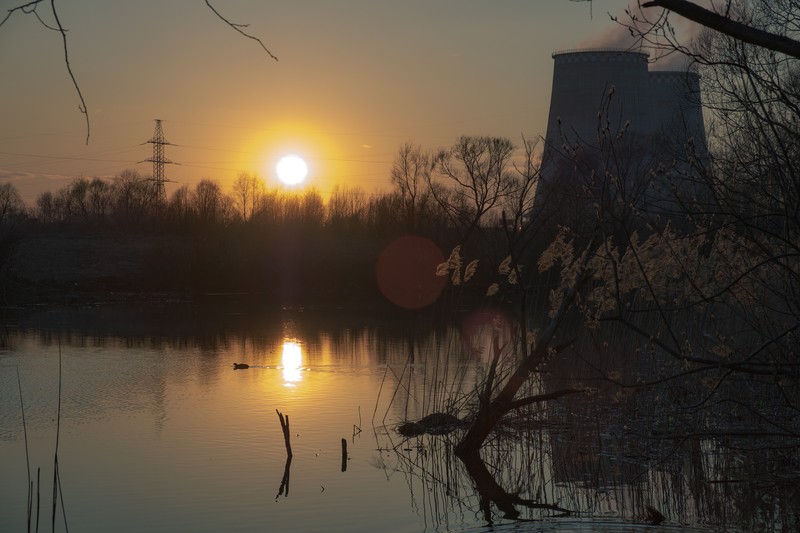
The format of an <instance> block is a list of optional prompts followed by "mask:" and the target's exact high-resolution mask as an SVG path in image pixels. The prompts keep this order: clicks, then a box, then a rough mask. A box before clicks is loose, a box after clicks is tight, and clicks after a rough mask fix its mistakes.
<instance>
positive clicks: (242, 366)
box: [233, 363, 250, 370]
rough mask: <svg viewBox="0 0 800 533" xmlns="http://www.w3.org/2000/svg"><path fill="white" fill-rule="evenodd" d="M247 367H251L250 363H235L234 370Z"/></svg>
mask: <svg viewBox="0 0 800 533" xmlns="http://www.w3.org/2000/svg"><path fill="white" fill-rule="evenodd" d="M245 368H250V365H248V364H247V363H233V369H234V370H242V369H245Z"/></svg>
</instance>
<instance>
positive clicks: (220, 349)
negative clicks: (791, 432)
mask: <svg viewBox="0 0 800 533" xmlns="http://www.w3.org/2000/svg"><path fill="white" fill-rule="evenodd" d="M225 316H228V315H225ZM236 316H241V315H236ZM326 318H327V319H328V320H330V318H328V317H327V315H326ZM341 318H342V322H343V323H344V324H346V325H339V326H337V327H333V326H330V325H329V324H328V323H322V322H320V321H318V320H317V319H316V317H314V318H313V319H312V318H311V317H309V313H304V314H302V315H300V314H294V315H289V316H282V317H261V318H260V319H259V320H253V323H254V324H255V325H253V327H252V329H247V328H246V327H245V326H244V325H242V324H241V323H238V322H237V323H235V324H232V325H231V324H224V323H223V325H224V327H221V328H220V329H218V330H217V329H212V328H210V327H209V328H205V327H199V326H198V327H197V330H198V331H202V332H203V336H202V337H200V336H194V337H193V336H192V335H191V334H186V336H185V337H184V336H176V337H166V336H156V335H154V334H153V333H148V331H147V329H146V328H143V329H142V332H141V333H139V334H138V336H133V335H117V336H113V335H103V334H101V333H96V334H94V335H88V334H86V333H81V332H80V330H77V329H75V330H68V331H67V332H66V333H65V332H64V331H63V330H56V331H49V330H45V329H41V328H36V327H30V328H29V329H22V328H20V329H15V330H13V331H11V332H10V333H9V334H8V340H9V342H8V346H9V347H10V348H9V349H8V350H7V351H4V352H0V464H3V465H8V466H9V468H8V470H9V471H8V472H4V476H3V478H2V479H0V501H2V502H3V505H0V530H2V531H21V530H24V521H25V513H24V510H25V505H26V494H27V493H26V490H25V487H26V478H27V473H26V471H25V464H26V458H25V445H24V442H23V440H24V437H23V433H22V420H21V416H20V408H19V403H20V400H19V392H18V385H17V380H16V368H17V366H19V369H20V374H21V376H22V380H21V387H22V392H23V396H24V400H25V414H26V422H25V423H26V424H27V428H28V431H29V437H30V442H31V465H32V466H34V467H35V466H40V465H47V464H52V444H51V443H52V442H53V440H54V439H53V438H52V437H53V432H52V428H53V423H52V419H53V413H54V412H55V405H56V400H57V397H58V396H57V395H58V387H57V385H58V383H59V380H58V374H57V368H58V365H57V361H58V353H59V350H60V346H63V353H64V363H65V365H64V367H65V368H64V375H63V380H62V381H63V383H62V384H63V400H64V409H63V414H64V426H63V427H62V429H63V434H62V441H61V443H62V446H63V452H62V451H59V463H60V464H61V463H62V461H63V464H64V465H65V471H64V473H63V475H64V477H65V482H66V481H68V482H69V485H68V486H69V488H70V490H71V492H70V491H67V494H66V495H65V497H66V500H67V502H68V507H70V508H68V509H67V511H68V513H67V514H68V515H69V516H70V517H71V518H70V519H71V521H72V520H75V521H76V524H77V523H80V527H77V528H76V529H80V530H81V531H105V530H107V528H108V524H109V523H114V524H115V525H118V526H121V525H122V524H124V527H121V528H117V530H118V531H147V530H149V531H158V530H164V529H170V530H192V531H201V532H202V531H209V532H210V531H221V530H229V529H230V525H231V523H234V522H235V523H236V524H237V525H239V526H240V528H241V529H242V530H251V531H256V530H290V529H293V527H292V526H294V528H297V529H305V530H314V531H323V530H324V531H329V532H336V531H342V532H344V531H348V532H350V531H372V530H375V528H376V527H378V528H379V529H383V528H382V527H381V525H382V524H390V525H392V526H393V529H390V528H387V529H386V530H387V531H388V530H393V531H419V530H423V529H425V530H428V531H433V530H436V531H444V530H471V531H489V530H491V529H492V528H494V527H497V526H508V527H511V526H510V525H509V524H508V522H509V521H510V519H512V518H516V519H518V520H535V521H537V523H538V524H540V525H541V527H546V526H547V525H552V526H553V529H559V528H560V529H561V530H570V528H572V529H578V530H583V531H589V530H592V531H599V530H600V529H601V526H600V525H598V524H601V523H602V521H604V520H605V521H606V524H609V525H608V527H607V528H606V529H603V530H612V528H614V529H613V530H620V529H624V530H625V531H629V532H631V533H633V532H647V531H652V530H650V529H647V527H646V526H645V525H643V524H645V523H646V522H648V521H650V522H652V519H648V508H649V507H653V508H655V509H657V510H658V511H660V512H661V513H663V515H664V516H666V521H667V522H668V523H671V524H672V526H675V525H676V524H692V525H695V526H697V525H700V526H701V527H702V525H703V524H709V525H716V526H718V527H720V528H735V527H736V526H739V527H740V528H741V529H742V530H746V531H752V530H761V531H780V530H781V529H780V528H781V527H783V531H790V530H796V529H793V528H794V527H795V526H796V525H797V517H798V516H800V513H798V509H800V497H798V494H800V493H798V492H797V489H796V486H795V485H792V486H788V484H789V483H791V482H792V481H795V480H796V479H797V475H796V472H797V468H798V467H797V453H796V448H795V447H792V448H786V447H781V446H779V444H782V443H780V442H778V443H776V445H775V446H773V447H772V448H768V449H760V450H752V449H750V448H749V446H751V442H750V441H747V440H745V439H744V438H742V439H741V440H737V439H736V438H735V437H732V436H728V437H720V438H719V439H716V438H708V437H707V436H705V437H703V436H697V437H691V436H688V435H687V436H685V437H682V438H680V439H678V440H675V439H669V438H667V436H665V434H664V432H665V426H664V425H665V424H668V423H671V424H678V423H679V421H678V419H677V414H675V415H674V416H675V417H676V418H675V420H676V421H675V422H670V420H671V419H672V418H673V414H672V413H671V412H665V411H666V408H667V407H669V406H671V404H672V402H671V401H666V400H665V398H666V396H657V397H653V398H649V397H647V396H645V395H644V394H643V393H640V394H638V395H634V394H633V393H631V394H630V395H628V396H624V397H623V396H619V395H613V396H611V393H612V392H613V391H611V392H608V396H605V395H601V394H600V393H596V394H594V395H593V396H591V397H587V396H581V397H574V398H572V397H570V398H564V399H562V400H559V401H558V402H554V403H551V404H548V405H547V406H535V407H533V406H529V407H528V408H527V409H526V410H523V411H522V412H521V413H520V414H519V416H518V417H517V418H509V420H508V423H507V424H504V425H503V426H502V427H501V428H500V431H499V432H498V435H499V437H498V438H497V439H495V440H492V441H491V442H489V444H488V445H487V446H486V447H485V448H484V450H483V451H482V458H483V462H469V463H462V462H460V461H458V460H457V459H456V458H455V457H454V455H453V452H452V448H453V446H454V444H455V442H457V440H458V438H459V434H458V433H454V434H451V435H445V436H436V437H433V436H430V435H423V436H420V437H414V438H411V439H403V438H402V437H400V436H399V435H398V434H397V433H396V432H395V429H394V428H395V426H396V425H397V423H398V422H400V421H402V420H404V419H410V420H414V419H419V418H420V417H421V416H423V415H427V414H430V413H433V412H439V411H441V412H449V411H450V410H451V409H452V408H453V405H452V404H451V403H448V401H449V400H450V399H451V398H453V397H454V396H456V394H455V393H457V392H458V391H470V390H475V388H476V386H477V385H478V384H479V383H481V382H482V380H483V379H484V378H483V374H482V373H483V372H485V368H486V364H485V361H486V357H481V355H485V354H486V351H487V350H488V348H487V346H488V344H487V342H486V339H485V338H483V337H481V332H484V331H485V329H486V328H477V329H471V330H470V329H468V328H465V327H462V328H461V329H458V330H456V329H455V328H453V329H444V328H442V329H440V330H436V329H433V328H428V327H427V325H426V327H420V326H419V323H417V324H414V323H412V324H410V325H409V324H402V323H401V322H399V321H396V322H394V323H392V324H391V327H387V326H385V325H384V324H380V325H374V324H373V323H369V322H368V321H367V320H365V319H362V318H361V317H357V318H354V317H353V316H348V317H344V316H343V317H341ZM222 322H223V321H222V320H221V321H219V322H214V321H211V320H209V321H206V320H203V321H202V324H203V326H205V325H206V324H219V323H222ZM92 324H94V325H95V327H97V324H98V322H96V321H94V320H93V321H92ZM287 324H289V325H290V326H291V327H287ZM353 324H359V325H358V326H354V325H353ZM234 326H235V327H234ZM401 326H402V327H401ZM465 332H466V333H465ZM182 335H183V334H182ZM484 335H485V334H484ZM232 361H247V362H250V363H253V364H252V366H251V368H250V369H248V370H246V371H241V372H234V371H232V370H231V367H230V364H231V362H232ZM568 370H573V368H572V367H570V368H569V369H568ZM500 371H503V368H502V367H500ZM563 373H564V372H561V374H563ZM558 375H559V373H556V372H554V374H553V375H549V374H548V375H543V376H541V379H540V380H537V381H535V382H532V383H531V386H532V387H535V388H532V389H531V390H528V391H525V395H527V396H531V395H535V394H538V393H541V392H543V391H548V390H552V387H557V388H561V387H562V385H563V384H562V383H560V382H558V381H557V377H558ZM300 385H302V388H303V389H305V390H304V394H297V390H293V389H292V387H297V386H300ZM655 392H658V391H654V392H653V394H655ZM659 394H660V393H659ZM601 399H602V401H601ZM455 407H458V405H456V406H455ZM276 408H279V409H280V410H281V411H283V412H285V413H287V414H288V415H291V417H292V432H291V437H292V445H293V447H294V448H295V453H296V455H295V459H294V464H292V463H291V458H289V457H287V454H286V452H285V449H284V439H283V438H282V436H281V433H280V429H279V425H278V422H277V421H276V420H275V410H276ZM362 411H364V412H365V413H366V419H365V420H363V424H362V420H361V413H362ZM463 411H467V409H464V410H463ZM370 413H371V414H372V418H371V421H372V423H373V428H372V429H373V431H372V432H370V430H369V427H368V426H369V424H370ZM636 420H644V421H643V422H641V423H633V422H634V421H636ZM356 423H358V428H359V431H360V428H362V427H363V428H364V430H365V431H364V433H363V435H357V434H356V432H355V431H356V426H355V424H356ZM384 424H385V425H384ZM376 426H377V427H376ZM666 429H669V427H667V428H666ZM654 430H657V431H654ZM351 432H352V437H350V438H349V439H348V440H349V441H350V442H348V443H347V444H348V447H347V450H348V452H349V453H348V454H347V456H345V450H344V447H342V446H340V443H341V439H342V438H343V437H348V436H350V434H351ZM707 434H708V432H705V433H704V434H703V435H707ZM346 461H349V462H346ZM143 465H146V466H147V468H143ZM290 467H293V468H294V469H295V471H294V472H292V473H291V474H292V475H291V489H292V498H288V497H287V496H288V494H289V473H290ZM345 467H346V468H345ZM66 469H68V470H66ZM770 472H772V473H775V472H777V473H778V475H771V476H770V475H769V474H770ZM42 474H43V475H42V479H43V480H44V479H52V477H53V476H52V471H50V472H49V475H48V473H47V472H45V471H44V470H43V471H42ZM35 475H36V473H35V472H34V476H35ZM265 480H266V481H265ZM278 480H280V483H277V482H278ZM275 485H278V487H277V489H278V490H277V496H276V498H275V499H276V500H277V501H276V502H274V503H275V505H272V503H273V502H270V506H269V508H268V510H267V509H265V507H264V501H263V498H264V488H265V487H267V488H268V490H269V494H268V496H272V495H274V494H276V493H275V492H272V491H274V490H275V488H276V487H275ZM65 486H67V485H66V484H65ZM120 486H122V487H123V488H124V490H119V487H120ZM19 487H22V489H21V490H20V488H19ZM51 489H52V487H48V486H45V485H44V482H43V486H42V492H43V493H46V492H47V491H48V490H51ZM65 490H66V489H65ZM197 502H203V503H202V505H198V504H197ZM138 509H146V510H147V511H148V512H147V513H142V512H136V511H133V510H138ZM103 510H104V511H103ZM566 511H569V512H570V514H571V516H570V517H564V516H563V515H564V514H565V512H566ZM72 517H75V518H72ZM635 523H638V524H640V526H634V524H635ZM165 524H167V525H165ZM71 525H72V524H71ZM168 526H172V527H168ZM618 526H619V527H618ZM675 527H677V526H675ZM694 530H695V531H696V530H697V529H694Z"/></svg>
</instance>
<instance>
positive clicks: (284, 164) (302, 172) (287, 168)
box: [275, 155, 308, 185]
mask: <svg viewBox="0 0 800 533" xmlns="http://www.w3.org/2000/svg"><path fill="white" fill-rule="evenodd" d="M275 170H276V171H277V172H278V179H279V180H281V181H282V182H283V183H284V184H286V185H297V184H299V183H302V182H303V180H305V179H306V176H307V175H308V165H307V164H306V162H305V161H304V160H303V158H302V157H298V156H296V155H287V156H284V157H282V158H281V159H280V161H278V165H277V166H276V167H275Z"/></svg>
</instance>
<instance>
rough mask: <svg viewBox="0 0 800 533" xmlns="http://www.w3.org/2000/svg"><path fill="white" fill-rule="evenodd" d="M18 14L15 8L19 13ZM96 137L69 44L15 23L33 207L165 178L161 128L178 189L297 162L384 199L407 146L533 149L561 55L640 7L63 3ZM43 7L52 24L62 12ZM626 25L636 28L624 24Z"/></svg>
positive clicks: (24, 174)
mask: <svg viewBox="0 0 800 533" xmlns="http://www.w3.org/2000/svg"><path fill="white" fill-rule="evenodd" d="M8 5H11V6H14V5H18V3H17V2H15V1H14V0H7V1H6V2H5V6H8ZM56 5H57V7H58V8H59V17H60V19H61V22H62V24H63V25H64V27H66V28H67V29H68V30H69V32H68V45H69V51H70V61H71V65H72V67H73V70H74V73H75V76H76V77H77V80H78V82H79V84H80V88H81V90H82V92H83V95H84V97H85V99H86V103H87V106H88V109H89V118H90V124H91V136H90V140H89V144H88V145H86V144H85V140H86V139H85V136H86V131H85V123H84V117H83V116H82V115H81V114H80V113H79V112H78V104H79V101H78V98H77V96H76V93H75V90H74V88H73V87H72V86H71V82H70V79H69V76H68V74H67V72H66V68H65V65H64V50H63V47H62V44H61V40H60V39H61V38H60V35H59V34H57V33H56V32H53V31H50V30H47V29H46V28H44V27H42V25H41V24H40V23H39V22H38V21H37V20H36V19H35V18H34V17H33V16H32V15H24V14H22V13H19V12H18V13H15V14H14V15H13V16H12V17H11V18H10V19H9V20H8V21H7V22H6V23H5V24H4V25H3V26H2V27H0V69H2V70H0V72H2V76H0V80H2V81H0V86H2V95H3V97H2V98H1V99H0V124H2V126H3V128H2V131H1V132H0V180H2V181H11V182H13V183H14V184H15V185H16V186H17V187H18V189H19V190H20V191H21V192H22V193H23V196H24V198H25V199H26V200H27V201H29V202H30V201H32V200H33V199H35V197H36V195H38V194H39V193H40V192H42V191H43V190H48V189H49V190H54V189H56V188H59V187H61V186H63V185H65V184H66V183H68V182H69V181H70V180H72V179H75V178H78V177H81V176H86V177H94V176H100V177H111V176H113V175H115V174H117V173H118V172H120V171H121V170H124V169H128V168H134V169H137V170H139V171H140V172H141V173H143V174H146V175H150V174H151V172H152V165H150V164H148V163H141V161H143V160H144V159H147V158H148V157H151V155H152V148H151V145H149V144H146V143H145V141H147V140H148V139H150V138H151V137H152V135H153V128H154V122H153V119H155V118H160V119H162V120H163V127H164V133H165V136H166V139H167V140H168V141H170V142H172V143H174V144H175V145H176V146H168V147H167V149H166V156H167V157H168V158H169V159H171V160H172V161H175V162H176V163H180V165H170V166H168V167H167V169H166V176H167V178H168V179H170V180H172V181H171V182H170V183H169V184H168V185H167V193H168V194H169V193H170V192H171V191H173V190H175V189H176V188H177V187H178V186H180V185H184V184H186V185H189V186H192V185H194V184H195V183H197V181H199V180H200V179H202V178H212V179H215V180H218V181H219V182H220V183H222V184H223V187H224V188H226V190H229V187H230V183H231V182H232V180H233V179H234V178H235V177H236V175H237V174H238V173H239V172H242V171H245V172H253V173H256V174H258V175H259V176H261V177H262V178H263V179H264V180H265V181H266V182H267V184H268V186H276V185H277V182H276V178H275V172H274V165H275V163H276V161H277V159H278V158H279V157H280V156H282V155H285V154H286V153H296V154H298V155H300V156H302V157H304V158H305V159H306V160H307V162H308V164H309V170H310V172H309V180H308V183H309V184H310V185H312V186H315V187H317V188H319V189H320V190H321V191H323V192H326V191H328V190H330V188H331V187H332V186H333V185H334V184H337V183H339V184H344V185H348V186H358V187H361V188H362V189H364V190H365V191H366V192H367V193H370V192H372V191H374V190H382V189H383V190H385V189H386V188H387V187H388V184H389V168H390V166H391V162H392V160H393V159H394V156H395V154H396V152H397V149H398V148H399V146H400V145H401V144H402V143H404V142H406V141H412V142H415V143H418V144H421V145H422V146H424V147H426V148H432V149H435V148H441V147H446V146H448V145H450V144H452V143H453V141H454V140H455V139H456V138H457V137H458V136H459V135H497V136H505V137H509V138H510V139H512V141H514V142H515V143H517V144H519V143H520V141H521V136H522V135H523V134H524V135H525V136H526V137H527V138H536V137H538V136H539V135H543V134H544V130H545V127H546V120H547V108H548V105H549V97H550V95H549V93H550V84H551V81H552V58H551V53H552V52H553V51H554V50H559V49H565V48H574V47H575V46H578V45H579V44H580V43H582V42H586V41H587V39H591V38H592V37H593V36H599V35H603V34H604V33H605V32H608V31H609V28H611V27H613V26H614V24H613V23H612V22H611V21H610V20H609V16H608V13H609V12H611V13H619V12H620V10H621V9H623V8H624V7H625V6H626V5H627V2H625V1H624V0H607V1H602V0H595V1H594V2H593V6H592V9H591V11H590V7H589V4H588V3H583V2H571V1H569V0H543V1H535V2H534V1H530V0H507V1H501V2H486V1H482V0H440V1H436V2H429V1H405V2H375V1H374V0H373V1H368V0H363V1H361V0H359V1H356V0H340V1H336V2H331V1H328V0H318V1H313V2H312V1H307V0H295V1H275V2H262V1H258V0H235V1H233V0H228V1H222V0H218V1H217V2H215V3H214V5H215V7H216V8H217V9H218V10H219V11H220V12H221V13H222V14H224V15H225V16H226V17H227V18H228V19H229V20H231V21H233V22H240V23H248V24H249V26H248V27H247V28H246V30H247V31H248V32H250V33H252V34H253V35H256V36H258V37H259V38H261V39H262V40H263V41H264V43H265V44H266V45H267V46H268V47H269V49H270V50H271V51H272V52H273V53H274V54H275V55H276V56H278V58H279V59H280V60H279V61H278V62H275V61H273V60H271V59H270V58H269V56H268V55H267V54H266V53H265V52H264V51H263V50H262V49H261V48H260V47H259V45H258V44H257V43H255V42H254V41H252V40H249V39H247V38H245V37H242V36H241V35H239V34H237V33H236V32H235V31H233V30H232V29H231V28H230V27H228V26H226V25H225V24H224V23H223V22H222V21H221V20H219V19H218V18H216V16H215V15H214V14H213V13H212V12H211V11H210V10H209V9H208V8H207V7H206V6H205V4H204V3H203V2H198V1H196V0H192V1H189V0H169V1H165V2H161V1H155V0H152V1H151V0H147V1H137V2H104V1H100V0H84V1H80V0H75V1H72V2H61V3H58V2H57V3H56ZM39 10H40V13H41V16H42V18H43V19H44V20H45V21H46V22H48V23H49V22H52V16H51V15H50V12H49V2H44V3H43V4H41V6H40V8H39ZM620 31H622V32H624V30H622V29H620Z"/></svg>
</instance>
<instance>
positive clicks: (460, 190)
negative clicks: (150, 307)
mask: <svg viewBox="0 0 800 533" xmlns="http://www.w3.org/2000/svg"><path fill="white" fill-rule="evenodd" d="M526 148H527V153H528V156H529V158H530V157H531V155H532V154H531V152H532V147H531V146H527V145H526ZM515 150H516V148H515V147H514V145H513V144H512V142H511V141H509V140H507V139H500V138H490V137H463V138H461V139H459V140H458V141H457V143H456V144H455V145H454V146H453V148H452V149H450V150H444V151H439V152H435V153H434V152H427V151H425V150H423V149H422V148H421V147H419V146H416V145H413V144H406V145H403V146H402V147H401V148H400V150H399V152H398V155H397V158H396V160H395V162H394V165H393V167H392V171H391V183H392V189H391V190H389V191H388V192H385V193H375V194H371V195H370V194H367V193H365V191H363V190H362V189H360V188H358V187H355V186H353V187H342V186H339V187H336V188H334V190H333V191H332V193H331V195H330V197H329V198H327V199H324V198H323V197H322V196H321V194H320V193H319V192H318V191H317V190H315V189H313V188H309V189H305V190H302V191H298V192H292V191H284V190H278V189H267V188H266V187H265V185H264V182H263V180H261V179H260V178H258V177H257V176H255V175H253V174H248V173H244V172H243V173H240V174H239V176H238V177H237V178H236V180H235V181H234V183H233V187H232V188H231V189H230V192H229V193H227V192H225V191H224V190H223V188H222V186H221V185H220V183H218V182H217V181H214V180H210V179H203V180H201V181H200V182H198V183H197V185H196V186H194V187H188V186H182V187H180V188H179V189H177V190H175V191H174V192H172V193H171V194H170V195H169V196H168V197H166V198H163V197H162V198H159V196H158V194H157V189H156V187H155V184H154V181H153V180H152V179H151V178H150V177H149V176H146V175H142V174H140V173H138V172H136V171H134V170H125V171H123V172H121V173H120V174H118V175H117V176H115V177H114V178H112V179H102V178H91V179H89V178H80V179H76V180H74V181H73V182H71V183H70V184H68V185H67V186H65V187H63V188H61V189H59V190H56V191H47V192H44V193H42V194H40V195H39V197H38V198H37V199H36V201H35V204H34V205H33V206H25V205H24V203H23V201H22V200H21V198H20V196H19V194H18V192H17V191H16V189H15V188H14V186H13V185H11V184H5V185H3V186H2V187H0V229H1V231H2V242H3V247H2V274H3V275H2V283H3V289H4V294H5V297H6V300H7V302H9V303H15V302H16V301H23V302H24V301H30V300H34V301H37V300H38V301H48V300H54V301H60V300H63V299H65V298H66V299H67V300H68V301H80V300H81V299H82V298H84V297H85V298H94V299H98V298H99V299H104V298H108V297H111V295H112V294H113V295H116V296H114V297H119V295H120V294H126V293H128V294H131V293H139V294H140V293H142V292H147V293H163V292H167V293H171V292H177V293H184V294H194V293H208V292H247V293H264V294H266V295H268V296H272V297H275V298H277V299H280V300H281V301H290V302H291V301H309V300H320V301H326V300H341V299H343V298H344V299H356V300H361V301H364V300H371V299H374V298H380V293H379V292H378V291H377V288H376V285H375V281H374V280H375V262H376V258H377V257H378V255H379V254H380V252H381V250H382V249H383V248H384V247H385V246H386V245H387V244H388V243H390V242H392V241H393V240H394V239H397V238H398V237H401V236H403V235H416V236H421V237H425V238H428V239H430V240H432V241H433V242H435V243H436V244H437V245H438V246H439V247H440V249H441V250H442V253H443V254H444V257H445V258H446V257H447V255H448V254H449V253H450V250H451V249H452V248H453V247H454V246H456V245H458V244H465V245H466V246H468V247H469V248H470V249H471V250H473V251H474V253H475V255H477V254H480V255H481V256H482V257H489V258H495V259H497V262H499V261H501V260H502V257H503V256H502V252H501V251H500V250H501V249H502V247H500V246H497V245H496V243H497V240H498V236H500V235H502V234H503V233H505V232H504V231H503V229H504V225H503V221H502V220H503V216H505V217H506V222H505V224H506V225H509V226H512V227H513V226H514V225H515V224H517V223H518V222H519V221H520V220H522V218H523V217H524V211H525V209H527V208H529V207H530V198H531V193H532V191H531V184H532V179H533V177H532V176H531V175H530V173H535V172H538V169H534V167H533V166H531V165H530V164H528V165H527V167H526V169H525V170H522V171H520V170H519V168H520V167H519V165H514V164H512V156H513V154H514V153H515ZM526 172H528V173H527V174H526ZM514 221H516V222H514ZM495 248H497V250H495ZM486 285H488V283H487V284H483V285H482V290H481V291H479V292H481V294H482V293H485V289H486Z"/></svg>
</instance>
